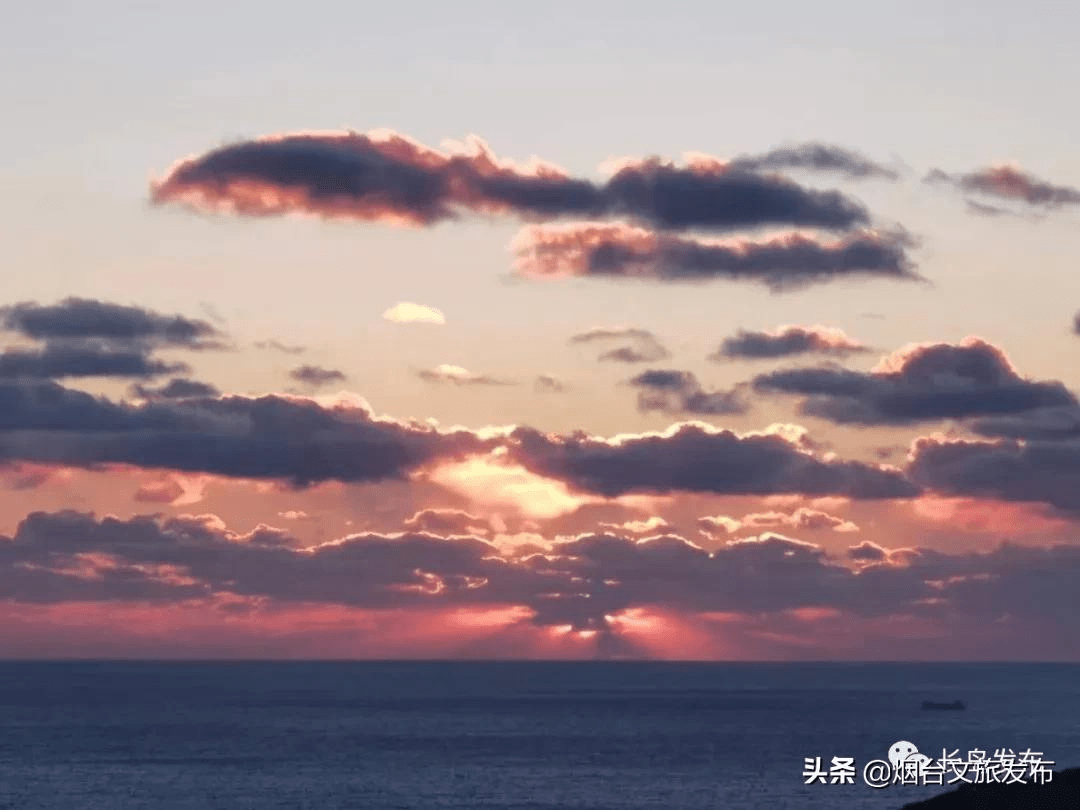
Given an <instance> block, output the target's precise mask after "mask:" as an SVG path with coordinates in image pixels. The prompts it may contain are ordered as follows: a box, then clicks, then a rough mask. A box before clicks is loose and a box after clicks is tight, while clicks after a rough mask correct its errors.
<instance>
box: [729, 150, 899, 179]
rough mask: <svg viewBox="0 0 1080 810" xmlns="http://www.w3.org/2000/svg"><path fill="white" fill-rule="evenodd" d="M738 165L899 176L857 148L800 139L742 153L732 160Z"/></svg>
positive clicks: (767, 169)
mask: <svg viewBox="0 0 1080 810" xmlns="http://www.w3.org/2000/svg"><path fill="white" fill-rule="evenodd" d="M730 164H731V165H732V166H734V167H736V168H741V169H746V170H748V171H755V172H757V171H775V170H778V169H802V170H808V171H815V172H829V173H835V174H841V175H845V176H847V177H854V178H879V179H884V180H896V179H897V178H899V176H900V175H899V173H898V172H897V171H896V170H895V169H891V168H889V167H888V166H886V165H884V164H882V163H878V162H877V161H875V160H872V159H871V158H869V157H867V156H866V155H864V154H862V153H861V152H857V151H855V150H854V149H848V148H846V147H843V146H837V145H834V144H827V143H815V142H809V143H800V144H794V145H791V146H779V147H776V148H775V149H770V150H769V151H767V152H763V153H761V154H758V155H740V156H739V157H736V158H734V159H732V160H731V161H730Z"/></svg>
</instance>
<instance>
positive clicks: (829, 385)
mask: <svg viewBox="0 0 1080 810" xmlns="http://www.w3.org/2000/svg"><path fill="white" fill-rule="evenodd" d="M753 384H754V387H755V388H756V389H757V390H759V391H777V392H783V393H790V394H802V395H804V396H806V397H807V398H806V399H805V400H803V402H802V403H801V404H800V408H799V409H800V412H801V413H802V414H804V415H807V416H818V417H821V418H823V419H828V420H830V421H832V422H837V423H839V424H854V425H890V424H891V425H903V424H913V423H916V422H924V421H933V420H939V419H961V418H965V417H976V416H990V415H1002V414H1012V413H1020V412H1023V411H1029V410H1035V409H1039V408H1046V407H1054V406H1063V405H1064V406H1071V405H1076V398H1075V397H1074V396H1073V394H1072V393H1070V392H1069V391H1068V390H1067V389H1066V388H1065V387H1064V386H1063V385H1062V384H1061V383H1059V382H1044V381H1035V380H1028V379H1025V378H1023V377H1021V376H1020V375H1019V374H1017V372H1016V370H1015V369H1014V368H1013V367H1012V366H1011V365H1010V364H1009V361H1008V358H1006V357H1005V355H1004V353H1003V352H1002V351H1001V350H1000V349H998V348H997V347H996V346H992V345H991V344H989V343H986V342H985V341H983V340H979V339H977V338H968V339H966V340H964V341H962V342H961V343H959V344H955V345H954V344H949V343H936V344H929V345H922V346H915V347H912V348H908V349H905V350H902V351H900V352H898V353H896V354H895V355H893V356H892V357H890V358H888V359H887V360H886V361H885V362H884V363H883V364H882V365H881V366H880V367H879V368H878V369H875V370H874V371H870V372H860V371H849V370H846V369H842V368H836V367H826V368H805V369H786V370H780V371H774V372H771V373H769V374H762V375H759V376H758V377H756V378H755V379H754V383H753Z"/></svg>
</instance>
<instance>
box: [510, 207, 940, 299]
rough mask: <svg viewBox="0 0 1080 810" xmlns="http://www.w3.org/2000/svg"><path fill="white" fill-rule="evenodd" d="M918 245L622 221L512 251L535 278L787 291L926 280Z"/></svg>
mask: <svg viewBox="0 0 1080 810" xmlns="http://www.w3.org/2000/svg"><path fill="white" fill-rule="evenodd" d="M914 245H915V242H914V240H913V239H912V238H911V237H910V236H909V235H907V234H905V233H903V232H899V231H894V232H888V233H886V232H877V231H860V232H856V233H854V234H851V235H849V236H846V237H844V238H842V239H839V240H836V241H825V240H821V239H818V238H816V237H814V236H809V235H806V234H802V233H791V234H786V235H781V236H774V237H770V238H767V239H763V240H760V241H753V240H747V239H735V240H723V241H717V240H709V239H702V238H697V237H689V236H674V235H670V234H663V233H656V232H651V231H647V230H642V229H640V228H634V227H630V226H627V225H622V224H617V223H616V224H596V223H574V224H571V225H566V226H533V227H529V228H526V229H525V230H523V231H522V232H521V233H520V234H519V235H518V236H517V238H516V239H515V241H514V243H513V245H512V248H513V250H514V252H515V253H516V254H517V269H518V272H519V273H520V274H521V275H524V276H527V277H562V276H589V277H600V278H627V279H639V280H650V281H682V282H690V281H699V282H700V281H710V280H715V279H728V280H732V281H754V282H757V283H759V284H764V285H765V286H766V287H768V288H769V289H770V290H772V291H774V292H780V291H786V290H794V289H800V288H803V287H807V286H810V285H813V284H822V283H826V282H829V281H838V280H840V279H845V278H863V277H884V278H894V279H899V280H906V281H922V280H923V279H922V277H921V276H919V275H918V273H916V272H915V270H914V264H913V262H912V260H911V259H910V258H909V256H908V250H909V248H911V247H913V246H914Z"/></svg>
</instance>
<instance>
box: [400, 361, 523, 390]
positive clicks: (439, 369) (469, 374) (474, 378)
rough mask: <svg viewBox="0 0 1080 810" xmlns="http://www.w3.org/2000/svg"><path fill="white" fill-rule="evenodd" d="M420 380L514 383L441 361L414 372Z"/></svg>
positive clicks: (471, 383) (472, 383) (463, 383)
mask: <svg viewBox="0 0 1080 810" xmlns="http://www.w3.org/2000/svg"><path fill="white" fill-rule="evenodd" d="M416 376H418V377H419V378H420V379H421V380H424V381H425V382H432V383H451V384H453V385H514V384H515V383H514V382H513V381H512V380H500V379H499V378H497V377H491V376H489V375H487V374H477V373H476V372H474V371H469V370H468V369H467V368H462V367H461V366H454V365H449V364H447V363H443V364H442V365H439V366H435V367H434V368H425V369H421V370H420V371H418V372H416Z"/></svg>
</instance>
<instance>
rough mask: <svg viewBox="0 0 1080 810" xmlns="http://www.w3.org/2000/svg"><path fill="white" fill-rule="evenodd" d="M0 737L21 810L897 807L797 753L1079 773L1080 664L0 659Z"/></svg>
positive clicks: (2, 790) (7, 791)
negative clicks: (818, 770)
mask: <svg viewBox="0 0 1080 810" xmlns="http://www.w3.org/2000/svg"><path fill="white" fill-rule="evenodd" d="M955 699H962V700H964V701H965V702H966V703H967V705H968V710H967V711H964V712H924V711H921V709H920V704H921V703H922V701H923V700H942V701H951V700H955ZM0 725H2V734H0V807H3V808H11V810H44V809H45V808H48V809H49V810H128V809H129V808H148V809H149V808H155V809H156V808H161V810H208V809H213V808H221V809H222V810H224V809H225V808H228V809H229V810H231V809H232V808H252V810H255V809H256V808H257V809H258V810H272V809H273V808H305V809H306V810H307V809H310V810H338V809H339V808H360V809H362V810H384V809H385V810H389V808H395V809H400V810H425V809H426V808H432V809H433V810H435V809H438V810H443V809H444V808H445V809H448V808H454V809H455V810H466V809H467V810H644V808H656V809H657V810H659V809H660V808H663V810H714V809H715V808H769V810H783V809H785V808H793V809H797V810H803V809H804V808H805V809H806V810H818V809H821V810H824V808H828V809H829V810H834V809H835V808H853V809H855V810H857V809H859V808H897V807H899V806H900V805H901V804H903V803H904V802H906V801H910V800H912V799H914V798H921V797H926V796H929V795H932V794H934V793H936V792H940V791H941V788H935V787H925V786H924V787H907V788H904V787H899V786H894V787H890V788H888V789H886V790H873V789H871V788H869V787H867V786H866V785H864V784H861V778H860V780H859V782H860V783H858V784H855V785H812V786H807V785H804V784H803V778H802V771H803V760H804V758H805V757H813V756H821V757H822V758H823V760H825V762H828V759H829V758H830V757H832V756H851V757H854V758H855V759H856V762H857V763H860V770H861V763H865V762H866V761H867V760H870V759H878V758H882V757H883V756H884V755H885V752H886V750H887V749H888V747H889V745H890V744H891V743H893V742H895V741H896V740H899V739H905V740H910V741H912V742H914V743H915V744H916V745H917V746H918V747H919V749H920V750H922V751H924V752H927V753H931V754H932V755H934V756H938V755H940V751H941V749H942V748H945V747H947V748H949V750H950V751H951V750H953V749H961V751H962V752H964V753H966V751H968V750H970V749H973V748H982V749H987V750H989V751H991V752H992V751H993V750H995V749H998V748H1012V749H1014V750H1015V751H1017V752H1019V751H1020V750H1021V749H1024V748H1031V749H1034V750H1035V751H1042V752H1045V754H1046V758H1048V759H1053V760H1055V761H1056V762H1057V763H1058V766H1059V767H1065V766H1075V765H1080V666H1074V665H1051V664H1039V665H1029V664H916V665H912V664H895V665H894V664H667V663H480V662H469V663H106V662H95V663H21V662H20V663H0Z"/></svg>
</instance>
